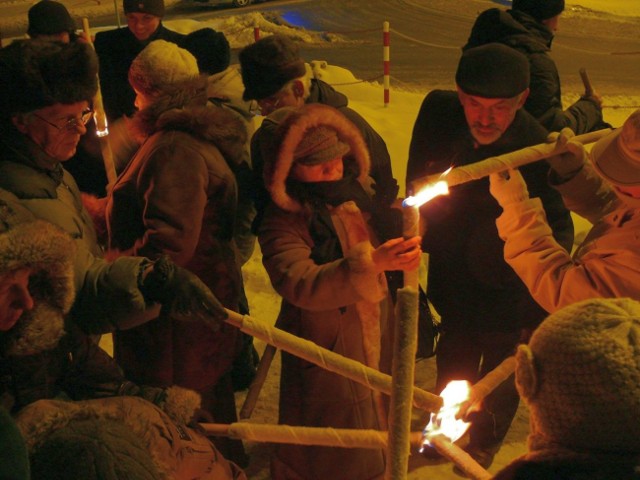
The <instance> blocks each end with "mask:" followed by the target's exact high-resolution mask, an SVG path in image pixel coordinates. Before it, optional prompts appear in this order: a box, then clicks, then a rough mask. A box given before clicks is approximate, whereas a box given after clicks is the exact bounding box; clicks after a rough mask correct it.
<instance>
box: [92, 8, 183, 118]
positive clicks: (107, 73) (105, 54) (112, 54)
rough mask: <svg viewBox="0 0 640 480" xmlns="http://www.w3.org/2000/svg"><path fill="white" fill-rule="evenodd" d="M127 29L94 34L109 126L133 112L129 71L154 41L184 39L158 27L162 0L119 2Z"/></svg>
mask: <svg viewBox="0 0 640 480" xmlns="http://www.w3.org/2000/svg"><path fill="white" fill-rule="evenodd" d="M122 5H123V8H124V14H125V16H126V18H127V26H126V27H122V28H117V29H115V30H105V31H102V32H98V33H96V38H95V41H94V46H95V49H96V53H97V54H98V58H99V59H100V88H101V90H102V101H103V103H104V109H105V112H106V113H107V118H108V119H109V123H114V122H115V121H116V120H117V119H119V118H121V117H122V116H127V117H130V116H131V115H133V113H134V112H135V106H134V101H135V98H136V95H135V93H134V91H133V89H132V88H131V85H129V80H128V78H129V77H128V76H129V67H130V66H131V62H133V59H134V58H136V56H137V55H138V54H139V53H140V52H141V51H142V50H143V49H144V48H145V47H146V46H147V45H149V43H151V42H153V41H154V40H165V41H167V42H172V43H175V44H177V45H182V42H183V41H184V38H185V35H183V34H181V33H178V32H174V31H173V30H169V29H168V28H166V27H165V26H164V25H163V24H162V18H163V17H164V14H165V6H164V0H123V4H122Z"/></svg>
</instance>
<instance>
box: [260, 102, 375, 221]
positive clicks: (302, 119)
mask: <svg viewBox="0 0 640 480" xmlns="http://www.w3.org/2000/svg"><path fill="white" fill-rule="evenodd" d="M265 122H266V125H265ZM265 126H266V127H267V130H266V131H264V132H263V136H264V137H268V138H264V139H261V142H262V144H261V153H262V155H263V158H264V162H265V165H264V179H265V185H266V187H267V190H268V191H269V193H270V194H271V198H272V199H273V201H274V203H275V204H276V205H277V206H278V207H280V208H282V209H283V210H286V211H290V212H300V211H302V209H303V207H302V205H301V204H300V203H298V201H297V200H296V199H294V198H293V197H291V196H290V195H289V192H288V191H287V178H288V177H289V173H290V171H291V167H292V166H293V163H294V162H295V161H296V158H297V157H298V156H308V155H309V154H310V153H309V152H311V155H314V153H313V151H314V150H315V149H316V148H318V151H317V154H318V158H323V157H324V156H325V155H324V154H322V153H320V152H321V151H322V150H325V148H320V147H327V148H326V150H327V151H328V152H330V153H331V155H329V156H332V155H334V154H340V152H342V153H343V154H344V153H346V152H347V151H348V150H350V151H351V155H352V156H353V157H354V158H355V161H356V163H357V165H358V170H359V177H358V179H359V180H360V181H362V182H364V181H365V179H366V178H367V176H368V175H369V168H370V160H369V152H368V150H367V146H366V144H365V142H364V139H363V138H362V134H361V133H360V130H358V128H357V127H356V126H355V125H354V124H353V123H352V122H351V121H350V120H349V119H347V118H346V117H345V116H344V115H343V114H342V113H340V112H339V111H338V110H336V109H335V108H333V107H330V106H328V105H322V104H319V103H313V104H308V105H303V106H302V107H300V108H296V109H293V108H281V109H279V110H276V111H275V112H274V113H273V114H271V115H269V116H268V117H267V118H266V119H265V120H264V122H263V127H265ZM317 130H319V131H320V133H312V135H311V137H312V141H308V140H305V137H306V136H307V134H308V133H309V132H314V131H317ZM327 132H334V133H335V135H336V136H335V140H334V137H333V134H328V133H327ZM334 142H335V143H334ZM301 144H302V145H301ZM334 158H335V157H334ZM328 159H329V158H328V157H327V158H326V160H328Z"/></svg>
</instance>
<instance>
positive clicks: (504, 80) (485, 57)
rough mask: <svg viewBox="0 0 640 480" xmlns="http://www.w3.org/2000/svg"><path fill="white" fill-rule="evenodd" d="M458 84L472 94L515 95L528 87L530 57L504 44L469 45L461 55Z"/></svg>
mask: <svg viewBox="0 0 640 480" xmlns="http://www.w3.org/2000/svg"><path fill="white" fill-rule="evenodd" d="M489 65H490V66H491V67H490V68H489V67H488V66H489ZM456 83H457V85H458V87H460V89H461V90H462V91H463V92H465V93H467V94H469V95H474V96H477V97H484V98H512V97H515V96H516V95H518V94H520V93H522V92H524V91H525V90H526V89H527V88H528V87H529V60H527V57H526V56H524V55H523V54H522V53H520V52H518V51H517V50H515V49H513V48H511V47H507V46H506V45H503V44H501V43H487V44H486V45H482V46H479V47H474V48H470V49H468V50H465V51H464V53H463V54H462V57H460V62H459V63H458V70H457V72H456Z"/></svg>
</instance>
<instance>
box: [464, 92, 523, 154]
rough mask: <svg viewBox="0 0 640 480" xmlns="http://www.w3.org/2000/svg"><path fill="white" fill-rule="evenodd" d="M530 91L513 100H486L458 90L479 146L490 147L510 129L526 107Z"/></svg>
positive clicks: (472, 132) (468, 122)
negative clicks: (520, 110)
mask: <svg viewBox="0 0 640 480" xmlns="http://www.w3.org/2000/svg"><path fill="white" fill-rule="evenodd" d="M528 94H529V89H527V90H525V91H524V92H523V93H521V94H520V95H518V96H516V97H513V98H484V97H476V96H475V95H469V94H467V93H465V92H463V91H462V90H460V89H458V97H459V98H460V103H461V104H462V108H463V109H464V116H465V117H466V119H467V124H468V125H469V129H470V130H471V135H472V136H473V138H474V139H475V140H476V142H478V144H479V145H490V144H492V143H493V142H495V141H496V140H498V139H499V138H500V137H501V136H502V134H503V133H504V132H505V131H506V130H507V128H509V125H511V122H513V119H514V118H515V116H516V113H517V111H518V110H519V109H520V108H521V107H522V106H523V105H524V102H525V100H526V99H527V95H528Z"/></svg>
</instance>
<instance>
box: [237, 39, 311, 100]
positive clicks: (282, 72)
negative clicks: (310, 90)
mask: <svg viewBox="0 0 640 480" xmlns="http://www.w3.org/2000/svg"><path fill="white" fill-rule="evenodd" d="M238 59H239V60H240V70H241V73H242V82H243V83H244V94H243V96H242V98H243V99H244V100H262V99H263V98H267V97H270V96H271V95H273V94H274V93H276V92H278V91H279V90H280V89H281V88H282V87H284V86H285V85H286V84H287V82H290V81H291V80H294V79H296V78H300V77H302V76H304V75H305V73H306V68H305V65H304V60H302V58H300V50H299V48H298V46H297V45H296V44H295V43H294V42H293V40H291V39H290V38H289V37H287V36H285V35H271V36H270V37H264V38H261V39H260V40H258V41H257V42H255V43H252V44H251V45H249V46H247V47H245V48H244V49H243V50H241V51H240V54H239V55H238Z"/></svg>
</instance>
